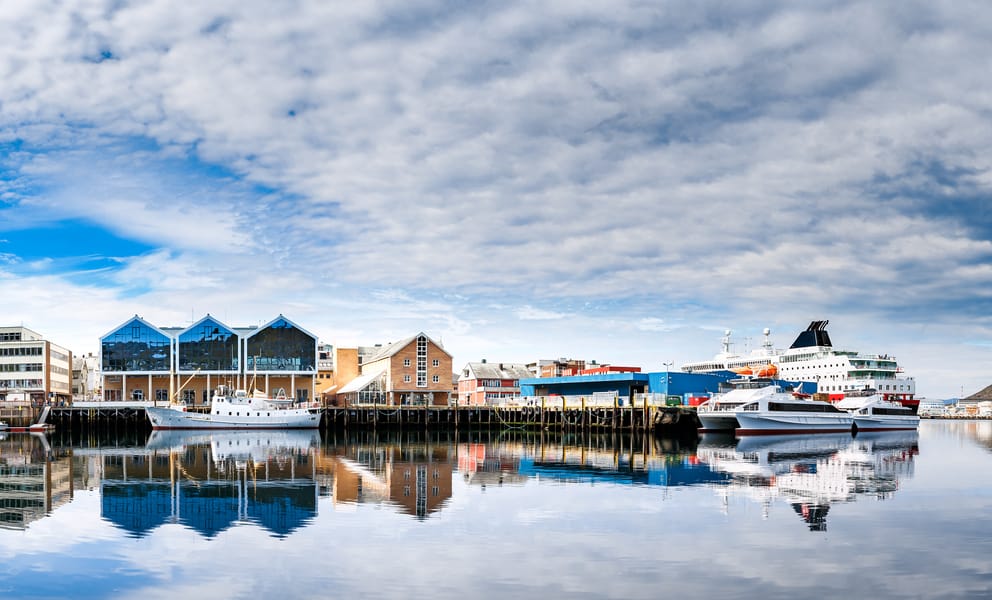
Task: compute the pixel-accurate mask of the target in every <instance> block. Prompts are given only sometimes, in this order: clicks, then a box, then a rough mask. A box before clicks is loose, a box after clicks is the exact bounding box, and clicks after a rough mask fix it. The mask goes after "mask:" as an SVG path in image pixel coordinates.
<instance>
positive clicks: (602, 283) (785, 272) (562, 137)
mask: <svg viewBox="0 0 992 600" xmlns="http://www.w3.org/2000/svg"><path fill="white" fill-rule="evenodd" d="M990 29H992V7H990V6H989V5H988V4H987V3H984V2H968V1H954V2H949V1H947V2H943V1H939V0H925V1H924V0H920V1H913V0H894V1H888V2H887V1H878V2H871V3H866V2H854V1H850V2H849V1H814V2H807V3H800V4H797V3H794V2H787V1H784V0H783V1H760V0H759V1H755V2H749V3H734V2H724V1H706V0H701V1H699V2H692V3H685V2H674V1H673V2H668V1H665V0H656V1H652V2H637V1H628V2H617V1H603V2H598V1H595V0H588V1H582V0H569V1H564V2H555V1H547V2H539V3H533V2H514V1H500V2H485V1H480V2H472V3H464V2H444V1H430V0H403V1H395V2H394V1H379V2H371V1H370V2H360V3H354V2H347V3H345V2H341V3H331V2H324V1H307V0H296V1H290V2H283V3H271V2H262V1H255V0H236V1H235V0H230V1H227V0H216V1H214V2H210V3H175V2H170V1H165V0H147V1H142V2H128V1H126V0H112V1H111V0H107V1H101V0H65V1H54V0H4V2H3V10H0V39H2V40H4V41H3V42H2V43H0V81H2V82H3V83H2V85H0V323H2V324H5V325H19V324H22V323H23V324H24V325H25V326H28V327H30V328H32V329H34V330H36V331H38V332H39V333H41V334H43V335H44V336H45V337H46V338H48V339H51V340H52V341H54V342H56V343H58V344H61V345H64V346H67V347H69V348H70V349H71V350H72V351H73V352H75V353H77V354H78V353H85V352H95V351H96V350H97V348H98V345H99V338H100V336H102V335H105V334H106V333H108V332H109V331H111V330H113V329H114V328H116V327H117V326H119V325H121V324H123V323H124V322H125V321H127V320H128V319H129V318H130V317H131V316H133V315H135V314H138V315H140V316H141V317H142V318H144V319H145V320H147V321H149V322H150V323H152V324H155V325H158V326H164V327H169V326H177V327H179V326H184V325H189V324H191V323H192V322H194V321H198V320H199V319H200V318H202V317H203V316H204V315H206V314H208V313H209V314H211V315H213V316H214V317H216V318H218V319H220V320H222V321H223V322H225V323H226V324H228V325H230V326H234V327H240V326H247V325H261V324H265V323H268V322H269V321H270V320H272V319H273V318H275V317H276V316H277V315H279V314H283V315H285V316H286V317H287V318H289V319H290V320H292V321H293V322H295V323H297V324H298V325H300V326H301V327H303V328H304V329H306V330H308V331H310V332H312V333H314V334H316V335H317V336H318V337H319V338H320V339H321V341H322V342H326V343H330V344H334V345H336V346H342V347H349V346H356V345H371V344H375V343H389V342H391V341H397V340H400V339H403V338H405V337H408V336H411V335H414V334H416V333H418V332H421V331H422V332H424V333H426V334H427V335H429V336H431V337H432V338H433V339H435V340H437V341H439V342H441V343H443V344H444V347H445V348H446V350H447V351H448V352H450V353H451V354H452V356H453V358H454V364H455V366H456V368H460V366H461V365H463V364H465V363H467V362H469V361H478V360H481V359H482V358H486V359H488V360H489V361H490V362H494V361H502V362H530V361H534V360H537V359H546V358H558V357H570V358H580V359H585V360H596V361H598V362H600V363H611V364H621V365H633V366H640V367H641V368H642V369H644V370H646V371H657V370H663V369H664V368H666V366H668V365H670V364H671V365H674V366H675V367H676V368H677V367H678V366H679V365H681V364H682V363H684V362H688V361H695V360H703V359H707V358H710V357H712V356H713V355H714V354H716V353H717V352H718V351H719V350H720V338H721V336H722V334H723V331H724V330H725V329H730V330H732V331H733V340H734V343H735V349H736V350H738V351H745V350H748V349H750V348H753V347H755V346H757V345H759V344H760V339H761V332H762V330H763V329H764V328H766V327H767V328H770V329H771V331H772V334H771V338H772V340H773V342H774V343H775V345H776V347H787V346H788V345H789V344H791V342H792V340H793V339H794V338H795V336H796V335H797V334H798V333H799V331H801V330H802V329H805V327H806V325H807V324H808V323H809V322H810V321H812V320H819V319H827V320H829V321H830V326H829V328H828V330H829V331H830V335H831V338H832V339H833V342H834V345H835V347H840V348H843V349H849V350H857V351H861V352H864V353H877V354H889V355H894V356H896V358H897V359H898V361H899V363H900V365H901V366H902V367H903V368H904V370H905V372H906V375H908V376H912V377H914V378H915V379H916V380H917V393H918V395H920V396H925V397H928V398H948V397H956V396H961V395H969V394H972V393H975V392H977V391H979V390H980V389H982V388H984V387H985V386H987V385H989V384H992V155H990V153H989V152H988V148H989V145H990V142H992V119H990V118H989V117H990V116H992V114H990V112H992V110H990V107H992V78H990V77H989V76H988V74H989V72H990V69H992V64H990V61H989V58H988V57H989V56H992V37H990V36H988V35H987V32H988V31H989V30H990Z"/></svg>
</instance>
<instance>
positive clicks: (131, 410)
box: [48, 405, 699, 434]
mask: <svg viewBox="0 0 992 600" xmlns="http://www.w3.org/2000/svg"><path fill="white" fill-rule="evenodd" d="M321 411H322V416H321V425H320V427H321V428H322V429H324V430H342V429H343V430H348V429H422V430H435V429H436V430H444V429H487V430H496V431H501V430H507V429H512V430H533V431H562V432H575V431H590V432H591V431H601V432H609V431H645V432H647V431H659V432H666V433H674V434H682V433H689V432H691V433H695V431H696V429H697V428H698V427H699V420H698V419H697V418H696V412H695V409H693V408H691V407H685V406H634V407H631V406H627V407H617V406H614V407H604V406H586V407H574V408H572V407H562V406H557V407H541V406H514V407H497V406H471V407H469V406H459V407H452V406H446V407H438V406H387V405H378V406H375V405H373V406H352V407H328V408H323V409H321ZM48 423H49V424H51V425H53V426H55V427H56V428H74V429H75V428H80V429H87V430H113V429H119V428H125V427H126V428H142V427H146V428H149V429H150V425H149V424H148V419H147V416H146V415H145V409H144V407H140V406H139V407H124V406H113V407H83V408H80V407H58V408H53V409H52V411H51V413H50V414H49V417H48Z"/></svg>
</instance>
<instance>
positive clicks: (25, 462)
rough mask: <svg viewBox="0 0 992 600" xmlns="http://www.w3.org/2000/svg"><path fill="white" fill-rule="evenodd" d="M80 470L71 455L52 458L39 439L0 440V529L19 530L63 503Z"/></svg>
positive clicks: (70, 495) (18, 437)
mask: <svg viewBox="0 0 992 600" xmlns="http://www.w3.org/2000/svg"><path fill="white" fill-rule="evenodd" d="M3 435H4V434H0V436H3ZM80 471H81V470H80V469H79V468H78V465H77V464H76V461H75V460H74V459H73V458H72V456H62V457H54V456H53V455H52V453H51V451H50V450H49V448H48V445H47V443H46V442H45V441H44V439H43V438H41V437H39V436H33V435H21V436H15V437H13V438H10V439H0V527H5V528H8V529H23V528H25V527H27V526H28V525H29V524H30V523H31V522H33V521H37V520H38V519H41V518H42V517H44V516H46V515H48V514H49V513H51V512H52V511H53V510H55V509H56V508H58V507H60V506H62V505H63V504H67V503H68V502H69V501H71V500H72V496H73V492H74V490H75V489H76V488H77V486H79V485H80V483H81V482H80V475H79V474H80Z"/></svg>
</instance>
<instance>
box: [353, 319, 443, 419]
mask: <svg viewBox="0 0 992 600" xmlns="http://www.w3.org/2000/svg"><path fill="white" fill-rule="evenodd" d="M356 358H357V359H358V360H359V362H360V363H361V375H359V376H358V377H356V378H354V379H353V380H351V381H349V382H348V383H347V384H346V385H343V386H341V387H340V388H339V389H338V403H339V404H367V403H373V402H374V403H382V404H391V405H400V404H421V405H423V404H428V405H435V406H437V405H441V406H444V405H447V404H448V401H449V399H450V398H451V393H452V389H453V383H452V373H451V355H450V354H448V352H447V351H446V350H445V349H444V348H443V347H441V345H440V344H438V343H437V342H435V341H434V340H432V339H431V338H429V337H427V336H426V335H425V334H423V333H418V334H417V335H415V336H413V337H410V338H407V339H405V340H402V341H399V342H396V343H393V344H389V345H388V346H383V347H377V348H376V350H375V352H373V353H371V354H365V353H363V352H362V349H359V351H358V353H357V356H356Z"/></svg>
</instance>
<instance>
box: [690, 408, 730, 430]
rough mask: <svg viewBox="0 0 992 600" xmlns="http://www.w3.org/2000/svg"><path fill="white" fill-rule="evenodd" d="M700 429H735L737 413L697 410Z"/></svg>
mask: <svg viewBox="0 0 992 600" xmlns="http://www.w3.org/2000/svg"><path fill="white" fill-rule="evenodd" d="M696 416H697V417H699V423H700V424H701V427H700V428H699V429H700V431H733V430H734V429H737V427H738V424H737V415H736V414H735V413H734V412H733V411H726V410H725V411H712V412H705V411H697V412H696Z"/></svg>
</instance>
